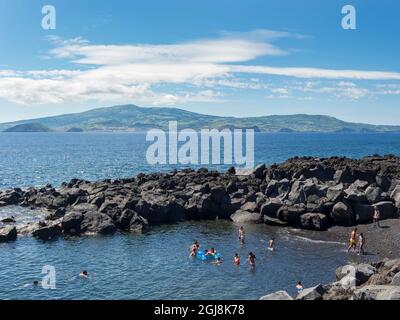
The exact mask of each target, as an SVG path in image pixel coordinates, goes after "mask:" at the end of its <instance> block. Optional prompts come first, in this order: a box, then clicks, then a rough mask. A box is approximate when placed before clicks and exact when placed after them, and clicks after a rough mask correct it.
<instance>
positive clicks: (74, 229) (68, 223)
mask: <svg viewBox="0 0 400 320" xmlns="http://www.w3.org/2000/svg"><path fill="white" fill-rule="evenodd" d="M82 220H83V214H82V212H79V211H72V212H69V213H67V214H66V215H65V216H64V217H63V219H62V222H61V227H62V229H63V231H64V233H66V234H79V233H80V232H81V222H82Z"/></svg>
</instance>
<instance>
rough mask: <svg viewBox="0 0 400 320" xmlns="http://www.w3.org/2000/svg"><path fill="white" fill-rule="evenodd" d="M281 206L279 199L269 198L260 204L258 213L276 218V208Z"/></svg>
mask: <svg viewBox="0 0 400 320" xmlns="http://www.w3.org/2000/svg"><path fill="white" fill-rule="evenodd" d="M282 206H283V202H282V201H281V200H280V199H270V200H269V201H267V202H266V203H265V204H263V205H262V206H261V209H260V213H261V214H262V215H264V216H268V217H272V218H276V217H277V213H278V210H279V209H280V208H281V207H282Z"/></svg>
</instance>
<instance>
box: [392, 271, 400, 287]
mask: <svg viewBox="0 0 400 320" xmlns="http://www.w3.org/2000/svg"><path fill="white" fill-rule="evenodd" d="M390 284H391V285H392V286H400V272H397V273H396V274H395V275H394V277H393V278H392V281H391V282H390Z"/></svg>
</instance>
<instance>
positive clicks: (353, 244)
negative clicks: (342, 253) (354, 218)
mask: <svg viewBox="0 0 400 320" xmlns="http://www.w3.org/2000/svg"><path fill="white" fill-rule="evenodd" d="M351 249H353V250H356V249H357V228H354V229H353V231H352V232H351V235H350V240H349V248H348V249H347V252H350V250H351Z"/></svg>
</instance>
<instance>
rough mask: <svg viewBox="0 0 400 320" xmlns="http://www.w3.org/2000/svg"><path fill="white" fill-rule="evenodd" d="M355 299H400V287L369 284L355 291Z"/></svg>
mask: <svg viewBox="0 0 400 320" xmlns="http://www.w3.org/2000/svg"><path fill="white" fill-rule="evenodd" d="M354 300H400V287H397V286H390V285H368V286H364V287H361V288H358V289H357V290H355V291H354Z"/></svg>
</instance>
